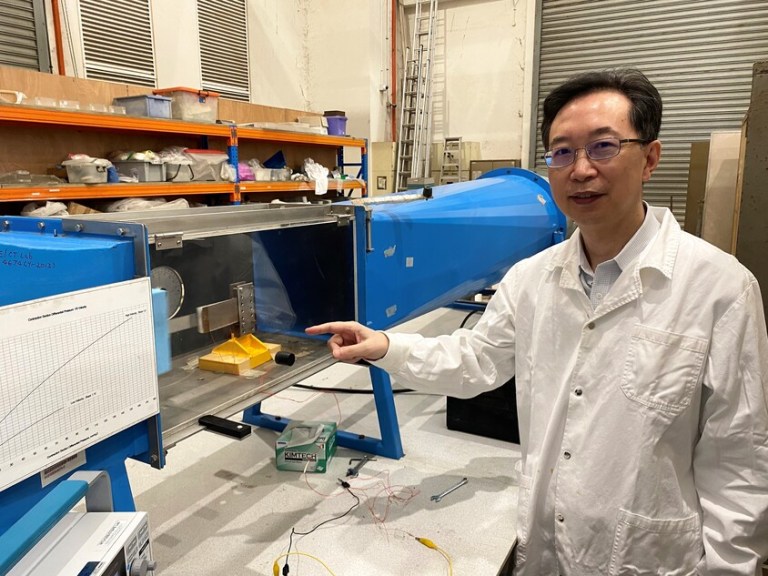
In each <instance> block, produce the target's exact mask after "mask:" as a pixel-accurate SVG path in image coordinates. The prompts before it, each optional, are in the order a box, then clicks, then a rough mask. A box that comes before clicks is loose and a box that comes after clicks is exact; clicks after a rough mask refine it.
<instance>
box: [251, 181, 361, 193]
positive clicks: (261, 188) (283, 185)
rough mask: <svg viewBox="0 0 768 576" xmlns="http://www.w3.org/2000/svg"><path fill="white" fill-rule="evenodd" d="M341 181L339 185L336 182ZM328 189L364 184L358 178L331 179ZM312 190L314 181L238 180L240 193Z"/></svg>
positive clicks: (358, 188)
mask: <svg viewBox="0 0 768 576" xmlns="http://www.w3.org/2000/svg"><path fill="white" fill-rule="evenodd" d="M337 182H341V183H342V184H341V186H339V185H338V184H337ZM328 190H330V191H334V190H365V184H363V183H362V182H360V181H359V180H331V181H329V182H328ZM304 191H306V192H314V191H315V183H314V182H293V181H288V182H240V194H253V193H258V192H304Z"/></svg>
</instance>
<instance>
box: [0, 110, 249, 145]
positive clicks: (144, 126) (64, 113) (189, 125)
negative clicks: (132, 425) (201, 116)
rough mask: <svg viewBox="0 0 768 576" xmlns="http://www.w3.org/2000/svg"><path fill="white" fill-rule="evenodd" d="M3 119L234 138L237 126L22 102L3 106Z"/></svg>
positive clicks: (31, 122) (80, 126)
mask: <svg viewBox="0 0 768 576" xmlns="http://www.w3.org/2000/svg"><path fill="white" fill-rule="evenodd" d="M0 122H12V123H25V124H42V125H47V126H50V125H56V126H69V127H73V128H93V129H105V130H127V131H134V132H164V133H171V134H192V135H195V136H220V137H222V138H232V139H234V138H235V135H234V128H235V127H234V126H230V125H226V124H204V123H195V122H183V121H181V120H171V119H165V118H145V117H143V116H123V115H120V114H99V113H97V112H83V111H77V110H75V111H70V110H56V109H53V108H37V107H33V106H24V105H21V104H19V105H7V104H6V105H0Z"/></svg>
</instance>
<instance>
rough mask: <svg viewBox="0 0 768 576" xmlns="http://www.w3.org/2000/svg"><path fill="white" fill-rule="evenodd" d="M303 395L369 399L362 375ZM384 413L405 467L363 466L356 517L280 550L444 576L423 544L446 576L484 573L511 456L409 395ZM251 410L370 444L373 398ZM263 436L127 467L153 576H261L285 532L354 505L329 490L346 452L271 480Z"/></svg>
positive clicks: (186, 447)
mask: <svg viewBox="0 0 768 576" xmlns="http://www.w3.org/2000/svg"><path fill="white" fill-rule="evenodd" d="M463 317H464V313H463V312H457V311H438V312H436V313H432V314H431V315H428V316H427V317H426V318H425V319H418V320H416V321H413V322H411V323H409V324H408V325H406V327H405V328H406V329H410V330H422V328H423V327H424V326H425V325H429V323H430V322H438V324H440V323H442V325H445V323H446V322H448V324H449V325H450V326H458V324H459V323H460V321H461V319H462V318H463ZM425 323H426V324H425ZM422 331H423V332H429V331H430V330H429V329H424V330H422ZM433 331H434V330H433ZM305 383H306V384H311V385H316V386H334V387H340V388H359V389H370V384H369V380H368V371H367V370H366V369H365V368H358V367H354V366H347V365H341V364H337V365H335V366H332V367H331V368H328V369H326V370H324V371H322V372H320V373H318V374H315V375H314V376H312V377H311V378H309V379H308V380H307V381H306V382H305ZM396 387H397V386H396ZM395 401H396V406H397V413H398V418H399V421H400V431H401V436H402V441H403V448H404V451H405V453H406V456H405V457H404V458H402V459H400V460H388V459H377V460H376V461H372V462H369V463H367V464H366V465H365V466H364V468H363V469H362V470H361V474H360V476H359V477H358V478H356V479H352V480H350V483H351V488H352V491H353V492H354V493H355V494H357V495H358V496H359V498H360V506H358V507H357V508H355V509H354V510H353V511H352V512H350V513H349V514H348V515H347V516H345V517H344V518H343V519H340V520H336V521H333V522H330V523H328V524H325V525H324V526H322V527H321V528H319V529H318V530H316V531H315V532H313V533H312V534H310V535H308V536H303V537H294V539H293V548H292V550H294V551H295V550H298V551H301V552H305V553H307V554H311V555H313V556H316V557H318V558H320V559H321V560H322V561H323V562H325V563H326V564H327V565H328V567H329V568H330V569H331V570H332V571H333V573H334V574H335V575H336V576H347V575H361V574H364V575H366V576H376V575H410V574H414V575H415V574H419V575H431V574H435V575H440V574H448V573H449V572H448V563H447V561H446V560H445V558H443V556H441V555H440V554H439V553H438V552H437V551H435V550H431V549H428V548H426V547H425V546H423V545H422V544H420V543H418V542H416V541H415V539H414V538H413V537H412V535H413V536H422V537H425V538H428V539H430V540H432V541H433V542H434V543H435V544H437V545H438V546H440V547H441V548H442V549H443V550H444V551H445V552H446V553H447V554H448V555H449V556H450V557H451V559H452V561H453V574H456V575H462V574H482V575H484V576H485V575H490V576H492V575H495V574H496V573H497V571H498V570H499V568H500V567H501V566H502V564H503V563H504V561H505V559H506V557H507V555H508V554H509V552H510V549H511V546H512V544H513V543H514V533H515V517H516V507H517V488H516V487H515V485H516V482H514V480H513V475H514V471H513V470H514V464H515V462H516V461H517V460H518V459H519V454H520V453H519V447H518V446H516V445H513V444H509V443H507V442H501V441H497V440H491V439H487V438H482V437H480V436H474V435H470V434H464V433H460V432H453V431H450V430H448V429H447V428H446V425H445V398H444V397H441V396H430V395H422V394H410V393H409V394H399V395H397V396H396V399H395ZM264 410H265V411H266V412H269V413H272V414H277V415H282V416H287V417H291V418H296V419H301V420H335V421H338V422H340V426H339V428H340V429H345V430H350V431H353V432H356V433H364V434H366V435H371V436H376V437H378V436H379V433H378V423H377V420H376V416H375V408H374V401H373V396H372V395H352V394H343V393H340V394H329V393H317V392H313V391H305V390H302V389H298V388H290V389H288V390H285V391H283V392H281V393H279V394H278V395H276V396H275V397H273V398H270V399H269V400H267V401H266V402H265V403H264ZM276 437H277V432H274V431H271V430H266V429H260V428H256V429H254V433H253V434H252V435H251V436H249V437H247V438H245V439H244V440H242V441H238V440H233V439H230V438H227V437H224V436H220V435H217V434H214V433H210V432H205V431H203V432H200V433H198V434H195V435H194V436H192V437H190V438H188V439H186V440H183V441H182V442H180V443H179V444H178V445H176V446H174V447H173V448H171V449H170V451H169V452H168V456H167V464H166V468H165V469H163V470H161V471H158V470H153V469H151V468H149V467H148V466H146V465H144V464H139V463H135V462H129V464H128V473H129V477H130V479H131V484H132V487H133V491H134V496H135V498H136V505H137V508H138V509H140V510H146V511H147V512H148V513H149V517H150V527H151V532H152V540H153V551H154V556H155V558H156V559H157V561H158V572H157V573H158V574H159V575H160V576H173V575H184V576H207V575H211V576H212V575H217V576H218V575H222V574H225V575H243V576H249V575H256V574H259V575H262V574H263V575H271V574H272V565H273V562H274V559H275V558H277V557H278V556H280V555H281V554H283V553H284V552H285V551H286V550H287V547H288V536H289V534H290V532H291V528H292V527H295V528H296V530H297V531H303V532H305V531H308V530H310V529H312V528H313V527H314V526H315V525H316V524H318V523H320V522H322V521H324V520H328V519H330V518H333V517H334V516H338V515H340V514H342V513H343V512H345V511H346V510H347V509H349V508H350V506H352V504H354V503H355V500H354V498H353V497H352V496H351V495H350V494H349V493H348V492H347V491H346V490H343V489H342V488H341V487H340V486H339V483H338V481H337V478H343V477H344V476H345V473H346V470H347V468H348V467H349V458H350V457H359V456H360V454H359V453H357V452H355V451H352V450H349V449H344V448H339V449H338V451H337V453H336V457H335V458H334V460H333V461H332V462H331V465H330V467H329V470H328V472H327V473H325V474H306V475H305V474H302V473H301V472H285V471H278V470H277V469H276V468H275V462H274V442H275V439H276ZM465 476H466V477H467V478H468V479H469V482H468V484H467V485H466V486H463V487H462V488H459V489H458V490H457V491H455V492H453V493H452V494H450V495H449V496H446V497H445V499H444V500H443V501H442V502H440V503H436V502H433V501H431V500H430V496H431V495H433V494H436V493H439V492H441V491H443V490H444V489H445V488H447V487H449V486H451V485H453V484H454V483H456V482H457V481H459V480H460V479H461V478H463V477H465ZM283 563H284V560H281V561H280V567H281V569H282V566H283ZM289 563H290V567H291V569H290V574H291V575H292V576H301V575H304V576H311V575H315V574H317V575H320V574H328V572H327V571H326V570H325V569H324V568H323V567H322V566H321V565H320V564H319V563H317V562H316V561H314V560H312V559H310V558H306V557H300V556H291V558H290V562H289Z"/></svg>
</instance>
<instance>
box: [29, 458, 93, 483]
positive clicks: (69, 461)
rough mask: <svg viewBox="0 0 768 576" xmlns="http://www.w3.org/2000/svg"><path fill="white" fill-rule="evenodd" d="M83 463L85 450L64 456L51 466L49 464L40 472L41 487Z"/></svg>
mask: <svg viewBox="0 0 768 576" xmlns="http://www.w3.org/2000/svg"><path fill="white" fill-rule="evenodd" d="M83 464H85V451H84V450H83V451H81V452H78V453H77V454H72V456H69V457H67V458H64V460H62V461H61V462H57V463H56V464H54V465H53V466H49V467H48V468H46V469H45V470H43V471H42V472H40V484H42V486H43V487H45V486H48V484H50V483H51V482H55V481H56V480H58V479H59V478H61V477H62V476H64V475H65V474H68V473H70V472H72V471H73V470H75V469H76V468H79V467H80V466H82V465H83Z"/></svg>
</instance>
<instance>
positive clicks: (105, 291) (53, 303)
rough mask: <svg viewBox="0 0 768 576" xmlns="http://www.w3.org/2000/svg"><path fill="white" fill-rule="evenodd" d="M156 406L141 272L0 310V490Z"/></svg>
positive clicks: (148, 299) (148, 301)
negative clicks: (107, 282) (126, 277)
mask: <svg viewBox="0 0 768 576" xmlns="http://www.w3.org/2000/svg"><path fill="white" fill-rule="evenodd" d="M159 409H160V408H159V397H158V388H157V372H156V368H155V345H154V332H153V328H152V293H151V286H150V281H149V278H139V279H136V280H130V281H127V282H120V283H118V284H110V285H107V286H101V287H98V288H89V289H87V290H80V291H77V292H70V293H67V294H59V295H57V296H51V297H47V298H41V299H39V300H32V301H29V302H23V303H20V304H13V305H11V306H5V307H1V308H0V490H3V489H5V488H7V487H8V486H11V485H13V484H15V483H17V482H19V481H21V480H23V479H25V478H27V477H29V476H31V475H33V474H35V473H37V472H40V471H41V470H44V469H45V468H48V467H50V466H52V465H53V464H56V463H57V462H59V461H61V460H63V459H65V458H67V457H68V456H70V455H72V454H76V453H78V452H80V451H82V450H85V449H86V448H87V447H89V446H92V445H93V444H95V443H97V442H99V441H101V440H104V439H105V438H107V437H109V436H111V435H113V434H115V433H117V432H120V431H121V430H124V429H126V428H128V427H130V426H132V425H134V424H136V423H138V422H141V421H143V420H146V419H147V418H150V417H151V416H153V415H155V414H157V413H158V412H159Z"/></svg>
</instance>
